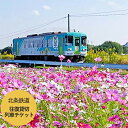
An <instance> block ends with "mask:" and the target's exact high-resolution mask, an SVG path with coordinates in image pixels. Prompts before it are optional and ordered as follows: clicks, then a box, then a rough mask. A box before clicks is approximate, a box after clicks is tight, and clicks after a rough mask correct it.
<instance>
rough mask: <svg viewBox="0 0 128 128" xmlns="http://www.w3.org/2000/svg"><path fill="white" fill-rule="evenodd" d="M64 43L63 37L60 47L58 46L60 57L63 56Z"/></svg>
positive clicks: (60, 39)
mask: <svg viewBox="0 0 128 128" xmlns="http://www.w3.org/2000/svg"><path fill="white" fill-rule="evenodd" d="M63 41H64V39H63V38H62V37H61V38H59V45H58V48H59V55H63Z"/></svg>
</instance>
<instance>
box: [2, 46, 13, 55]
mask: <svg viewBox="0 0 128 128" xmlns="http://www.w3.org/2000/svg"><path fill="white" fill-rule="evenodd" d="M1 54H3V55H5V54H12V47H5V48H4V49H2V50H1Z"/></svg>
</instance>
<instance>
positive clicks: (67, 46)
mask: <svg viewBox="0 0 128 128" xmlns="http://www.w3.org/2000/svg"><path fill="white" fill-rule="evenodd" d="M13 54H14V56H15V59H20V60H45V61H46V60H52V61H53V60H57V59H58V56H59V55H64V56H65V57H66V59H70V60H71V61H75V62H76V61H80V60H83V59H84V57H85V56H86V55H87V36H86V34H84V33H80V32H50V33H42V34H33V35H28V36H27V37H23V38H16V39H14V40H13Z"/></svg>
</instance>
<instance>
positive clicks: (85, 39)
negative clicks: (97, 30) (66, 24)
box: [82, 36, 87, 46]
mask: <svg viewBox="0 0 128 128" xmlns="http://www.w3.org/2000/svg"><path fill="white" fill-rule="evenodd" d="M82 45H83V46H86V45H87V37H86V36H82Z"/></svg>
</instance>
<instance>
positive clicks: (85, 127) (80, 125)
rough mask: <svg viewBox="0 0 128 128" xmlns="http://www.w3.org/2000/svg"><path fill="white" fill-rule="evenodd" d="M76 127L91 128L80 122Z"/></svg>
mask: <svg viewBox="0 0 128 128" xmlns="http://www.w3.org/2000/svg"><path fill="white" fill-rule="evenodd" d="M77 126H78V127H79V128H92V127H91V126H90V124H85V123H82V122H80V123H77Z"/></svg>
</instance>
